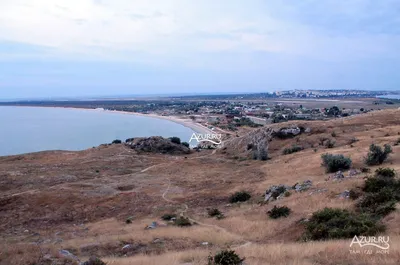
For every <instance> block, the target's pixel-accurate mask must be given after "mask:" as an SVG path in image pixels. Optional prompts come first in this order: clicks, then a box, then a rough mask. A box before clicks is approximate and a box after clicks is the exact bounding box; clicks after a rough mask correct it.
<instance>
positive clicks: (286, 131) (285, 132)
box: [272, 126, 301, 139]
mask: <svg viewBox="0 0 400 265" xmlns="http://www.w3.org/2000/svg"><path fill="white" fill-rule="evenodd" d="M300 133H301V129H300V128H299V127H297V126H291V127H284V128H280V129H278V130H276V131H274V132H273V134H272V136H274V137H278V138H280V139H286V138H292V137H295V136H297V135H299V134H300Z"/></svg>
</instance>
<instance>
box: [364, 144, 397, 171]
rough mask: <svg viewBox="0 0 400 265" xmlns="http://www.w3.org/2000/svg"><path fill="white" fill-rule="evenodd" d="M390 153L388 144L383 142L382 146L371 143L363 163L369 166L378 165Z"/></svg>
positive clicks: (390, 149)
mask: <svg viewBox="0 0 400 265" xmlns="http://www.w3.org/2000/svg"><path fill="white" fill-rule="evenodd" d="M390 153H392V148H391V147H390V145H388V144H385V145H384V146H383V148H382V147H380V146H379V145H375V144H371V145H370V147H369V152H368V154H367V157H366V158H365V163H366V164H367V165H369V166H375V165H380V164H382V163H383V162H385V160H386V159H387V158H388V156H389V154H390Z"/></svg>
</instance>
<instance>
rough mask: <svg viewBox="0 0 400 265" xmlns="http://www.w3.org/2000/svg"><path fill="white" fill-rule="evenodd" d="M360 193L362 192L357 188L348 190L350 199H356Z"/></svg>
mask: <svg viewBox="0 0 400 265" xmlns="http://www.w3.org/2000/svg"><path fill="white" fill-rule="evenodd" d="M361 195H362V193H361V191H360V190H359V189H351V190H350V192H349V197H350V199H352V200H357V199H358V198H360V196H361Z"/></svg>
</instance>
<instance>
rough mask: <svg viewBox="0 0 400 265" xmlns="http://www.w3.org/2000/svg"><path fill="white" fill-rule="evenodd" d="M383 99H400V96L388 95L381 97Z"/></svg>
mask: <svg viewBox="0 0 400 265" xmlns="http://www.w3.org/2000/svg"><path fill="white" fill-rule="evenodd" d="M381 98H389V99H400V95H386V96H381Z"/></svg>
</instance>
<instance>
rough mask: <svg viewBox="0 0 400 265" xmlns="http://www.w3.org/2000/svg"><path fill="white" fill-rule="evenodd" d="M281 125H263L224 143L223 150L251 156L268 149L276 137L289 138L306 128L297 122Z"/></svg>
mask: <svg viewBox="0 0 400 265" xmlns="http://www.w3.org/2000/svg"><path fill="white" fill-rule="evenodd" d="M279 125H280V126H269V127H263V128H260V129H256V130H253V131H251V132H250V133H248V134H247V135H245V136H242V137H239V138H236V139H232V140H231V141H228V142H226V143H225V144H224V147H223V150H224V152H226V153H232V154H235V153H236V154H243V153H245V155H247V156H251V155H252V153H253V152H254V151H255V150H260V149H265V150H268V146H269V143H270V142H271V141H272V139H274V138H279V139H287V138H293V137H295V136H297V135H300V134H301V133H302V132H304V131H305V130H307V131H308V130H309V129H308V128H307V129H304V128H303V127H299V126H297V125H296V124H287V123H281V124H279Z"/></svg>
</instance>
